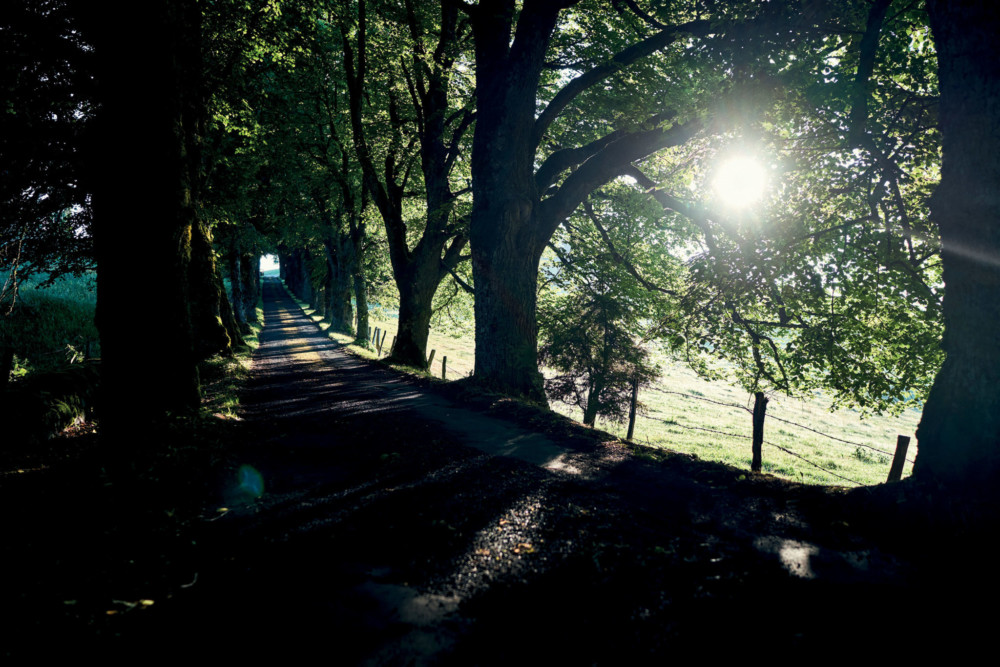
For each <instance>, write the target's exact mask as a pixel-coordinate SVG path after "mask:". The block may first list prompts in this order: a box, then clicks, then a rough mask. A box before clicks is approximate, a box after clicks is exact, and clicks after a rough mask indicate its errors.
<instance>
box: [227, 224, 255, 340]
mask: <svg viewBox="0 0 1000 667" xmlns="http://www.w3.org/2000/svg"><path fill="white" fill-rule="evenodd" d="M229 288H230V293H231V294H232V298H231V299H230V301H231V303H232V308H233V319H235V320H236V325H237V327H238V328H239V330H240V332H241V333H248V332H249V331H250V327H249V325H247V314H246V296H245V295H244V294H243V280H242V272H241V271H240V254H239V252H237V250H236V244H235V243H232V244H231V245H230V248H229Z"/></svg>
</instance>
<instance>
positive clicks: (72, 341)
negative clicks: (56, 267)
mask: <svg viewBox="0 0 1000 667" xmlns="http://www.w3.org/2000/svg"><path fill="white" fill-rule="evenodd" d="M6 277H7V276H6V274H4V273H0V284H2V283H3V282H4V280H5V279H6ZM45 278H46V276H45V275H38V276H33V277H32V278H30V279H28V280H26V281H24V282H23V283H22V284H21V286H20V289H19V291H18V295H17V300H16V302H15V306H14V308H13V310H12V311H11V312H10V313H8V312H7V308H9V306H10V304H9V302H7V303H5V304H4V310H3V315H2V317H0V347H2V346H10V347H11V348H13V350H14V355H15V356H14V369H13V374H12V375H13V376H14V377H20V376H23V375H25V374H26V373H28V372H31V371H44V370H52V369H55V368H58V367H60V366H63V365H65V364H67V363H72V362H76V361H82V360H83V358H84V356H85V355H86V354H87V352H88V347H89V352H90V353H91V354H92V355H95V356H96V355H99V354H100V347H99V342H98V338H99V337H98V334H97V327H96V326H95V325H94V309H95V307H96V303H97V297H96V291H97V290H96V282H95V277H94V275H93V274H92V273H91V274H87V275H83V276H65V277H62V278H59V279H57V280H55V281H54V282H53V284H52V285H44V280H45Z"/></svg>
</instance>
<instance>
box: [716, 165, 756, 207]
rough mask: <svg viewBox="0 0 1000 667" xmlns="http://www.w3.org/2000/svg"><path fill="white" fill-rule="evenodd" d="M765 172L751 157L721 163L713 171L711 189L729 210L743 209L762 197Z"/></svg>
mask: <svg viewBox="0 0 1000 667" xmlns="http://www.w3.org/2000/svg"><path fill="white" fill-rule="evenodd" d="M766 187H767V172H766V171H765V169H764V166H763V165H762V164H761V163H760V162H758V161H757V160H755V159H753V158H751V157H742V156H741V157H734V158H729V159H728V160H725V161H723V162H722V163H721V164H720V165H719V166H718V168H717V169H716V171H715V176H714V178H713V179H712V188H713V189H714V190H715V194H716V195H717V196H718V197H719V199H720V201H721V202H722V203H723V204H724V205H725V206H727V207H730V208H745V207H747V206H750V205H751V204H754V203H756V202H757V201H759V200H760V199H761V198H762V197H763V196H764V190H765V188H766Z"/></svg>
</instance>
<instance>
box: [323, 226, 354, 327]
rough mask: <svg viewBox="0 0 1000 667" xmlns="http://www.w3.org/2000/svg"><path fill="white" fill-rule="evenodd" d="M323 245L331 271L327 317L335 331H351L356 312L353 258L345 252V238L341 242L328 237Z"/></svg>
mask: <svg viewBox="0 0 1000 667" xmlns="http://www.w3.org/2000/svg"><path fill="white" fill-rule="evenodd" d="M323 245H324V249H325V251H326V265H327V270H328V271H329V272H330V282H329V292H328V302H327V318H328V319H329V320H330V327H331V328H332V329H333V330H334V331H339V332H341V333H351V331H352V330H353V328H354V327H353V326H352V320H353V319H354V313H353V312H352V309H351V288H352V283H353V280H352V276H351V273H352V272H351V266H350V264H351V261H350V259H351V258H350V257H349V256H348V253H347V252H345V245H346V243H345V239H343V238H341V239H340V242H339V243H335V242H334V241H333V240H332V239H327V240H326V241H324V242H323Z"/></svg>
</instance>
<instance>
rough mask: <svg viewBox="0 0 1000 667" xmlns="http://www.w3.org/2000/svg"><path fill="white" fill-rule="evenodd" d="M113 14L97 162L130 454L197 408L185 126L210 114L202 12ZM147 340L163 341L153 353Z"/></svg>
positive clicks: (114, 443)
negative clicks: (172, 417)
mask: <svg viewBox="0 0 1000 667" xmlns="http://www.w3.org/2000/svg"><path fill="white" fill-rule="evenodd" d="M106 9H107V12H101V13H100V17H101V18H100V19H97V18H95V22H94V27H95V31H94V46H95V54H96V56H97V58H98V63H99V65H98V67H99V78H98V80H99V85H100V86H101V93H100V96H101V110H100V116H101V117H100V120H99V121H98V123H99V125H98V132H97V136H96V137H95V139H96V141H94V143H93V145H92V146H91V151H92V154H91V156H90V157H91V158H92V159H93V162H94V165H93V169H92V174H93V178H94V182H93V183H92V186H93V192H94V213H95V220H94V245H95V255H96V259H97V325H98V329H99V331H100V336H101V351H102V353H101V357H102V358H101V389H100V391H101V398H100V410H101V430H102V435H103V437H104V438H105V441H106V442H107V443H108V444H109V445H110V446H111V447H112V448H125V447H129V446H130V444H135V443H139V442H141V441H142V433H143V432H144V430H146V429H148V428H149V424H150V423H151V422H152V421H154V420H156V419H157V418H159V417H162V416H164V415H166V414H167V413H168V412H176V411H187V410H194V409H196V408H197V407H198V404H199V401H200V395H199V386H198V371H197V367H196V364H195V358H194V354H193V349H192V332H191V317H190V310H189V308H188V302H189V299H188V296H189V290H188V286H189V268H190V260H191V238H192V234H193V232H194V228H195V226H196V225H197V224H198V223H197V205H196V201H195V199H194V197H193V193H194V192H195V190H196V187H195V184H194V183H193V180H194V178H196V174H197V168H196V166H195V165H193V164H192V163H193V162H194V161H196V160H197V158H198V156H197V155H192V154H191V152H190V150H189V146H190V144H191V143H192V142H189V141H188V137H186V136H185V133H186V132H189V131H192V127H193V126H195V125H196V124H195V123H192V122H190V121H189V122H185V117H186V116H187V117H190V116H191V115H197V114H198V113H200V112H202V111H203V109H201V108H200V106H199V105H200V96H199V94H198V93H199V91H198V82H199V77H200V70H201V62H200V52H199V46H198V45H199V41H200V36H199V31H200V15H199V10H198V6H197V4H196V3H194V2H185V1H180V0H178V1H174V2H168V1H166V0H159V1H154V0H150V2H143V3H132V2H119V3H113V5H112V6H110V7H106ZM117 15H128V16H130V17H131V18H132V19H133V20H134V21H135V25H142V26H156V28H155V29H151V30H122V29H121V27H120V26H118V25H114V24H113V22H110V21H106V17H107V16H117ZM137 141H141V150H137V144H136V142H137ZM151 298H155V304H156V305H155V307H152V306H151V305H150V299H151ZM150 332H156V335H157V340H158V341H161V342H162V344H159V345H157V346H156V349H155V354H154V351H153V350H152V349H151V347H150V342H149V341H150ZM151 355H152V357H151ZM153 357H155V362H156V363H155V365H154V366H152V367H150V366H149V365H148V364H147V363H146V362H147V361H148V360H149V359H151V358H153ZM149 373H153V374H154V376H153V377H149V376H148V374H149Z"/></svg>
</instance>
